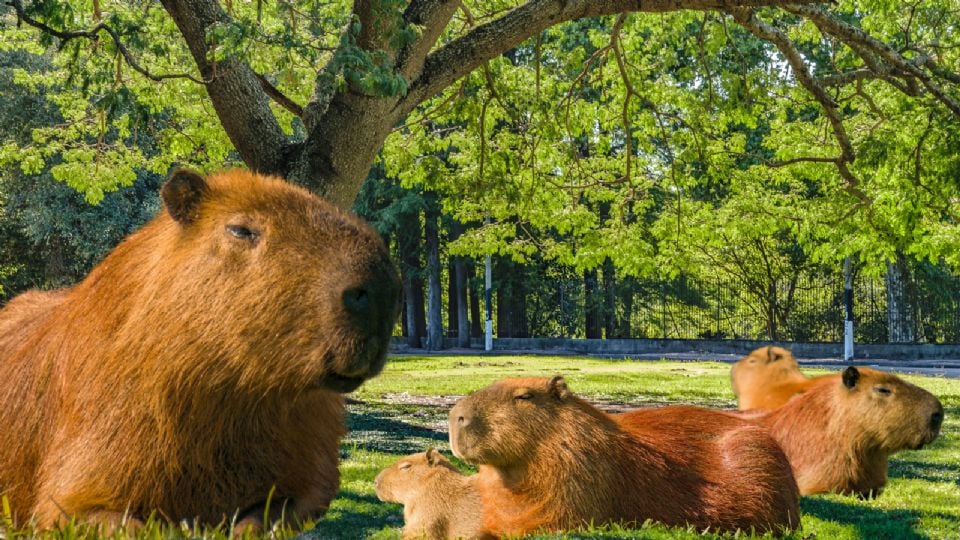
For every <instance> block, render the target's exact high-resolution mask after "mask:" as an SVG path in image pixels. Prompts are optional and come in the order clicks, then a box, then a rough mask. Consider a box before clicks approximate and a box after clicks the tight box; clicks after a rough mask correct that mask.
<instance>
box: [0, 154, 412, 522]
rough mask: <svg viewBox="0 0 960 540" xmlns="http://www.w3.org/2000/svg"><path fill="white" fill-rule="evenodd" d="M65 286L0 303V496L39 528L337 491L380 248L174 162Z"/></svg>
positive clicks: (382, 336) (201, 517)
mask: <svg viewBox="0 0 960 540" xmlns="http://www.w3.org/2000/svg"><path fill="white" fill-rule="evenodd" d="M161 197H162V199H163V203H164V206H165V211H162V212H161V213H160V214H159V215H158V216H157V217H156V218H155V219H153V220H152V221H151V222H149V223H148V224H147V225H145V226H144V227H143V228H142V229H140V230H139V231H138V232H136V233H134V234H132V235H130V236H129V237H128V238H127V239H126V240H124V241H123V242H122V243H121V244H120V245H119V246H118V247H117V248H116V249H114V250H113V252H111V253H110V254H109V255H108V256H107V257H106V258H105V259H104V260H103V262H101V263H100V264H99V265H98V266H97V267H96V268H94V269H93V270H92V271H91V272H90V275H88V276H87V277H86V279H84V280H83V281H82V282H80V283H79V284H77V285H76V286H74V287H71V288H69V289H65V290H62V291H55V292H48V293H42V292H28V293H25V294H23V295H21V296H19V297H17V298H15V299H13V300H12V301H11V302H10V304H9V305H8V306H7V307H6V308H5V309H4V310H3V311H0V329H2V331H0V494H2V495H5V496H6V497H8V498H9V502H10V505H11V507H12V510H13V517H14V518H15V520H16V522H17V523H20V524H23V523H25V522H26V521H28V520H29V519H31V518H33V519H35V521H36V525H37V526H39V527H42V528H45V527H50V526H53V525H55V524H57V523H59V522H61V521H62V520H65V519H69V517H71V516H76V517H77V518H79V519H81V520H87V521H91V522H94V523H100V524H103V525H105V526H107V527H108V528H109V527H114V526H116V525H117V524H118V522H119V521H120V520H121V518H122V517H123V516H125V515H126V516H127V519H128V520H129V521H131V522H132V523H134V524H136V523H137V522H138V519H142V518H144V517H146V516H148V515H150V514H151V513H155V515H157V516H159V517H162V518H165V519H169V520H172V521H179V520H190V521H196V522H197V523H200V524H217V523H221V522H224V520H227V521H229V520H230V519H232V518H233V517H236V518H237V519H238V520H239V522H240V524H241V525H243V526H257V525H258V524H259V520H260V517H261V516H263V515H264V511H265V510H264V504H265V502H266V501H267V499H268V496H269V495H270V494H271V490H274V491H273V495H272V498H271V501H273V502H272V507H271V508H270V510H271V511H272V512H273V513H272V514H271V515H276V516H279V515H280V512H281V510H282V511H283V512H284V513H285V516H286V517H288V518H291V519H302V518H306V517H308V516H316V515H319V514H322V513H323V512H324V510H325V509H326V508H327V505H328V503H329V502H330V500H331V498H332V497H333V496H334V494H335V493H336V491H337V488H338V484H339V475H338V472H337V461H338V441H339V439H340V437H341V436H342V435H343V434H344V431H345V427H344V419H343V404H342V398H341V395H340V392H347V391H351V390H353V389H354V388H356V387H357V386H358V385H359V384H360V383H361V382H362V381H364V380H365V379H367V378H369V377H372V376H374V375H376V374H377V373H378V372H379V371H380V370H381V368H382V367H383V364H384V361H385V355H386V351H387V343H388V340H389V336H390V334H391V331H392V327H393V324H394V321H395V320H396V317H397V313H398V303H399V284H398V278H397V275H396V272H395V270H394V268H393V266H392V264H391V263H390V260H389V258H388V254H387V251H386V249H385V247H384V245H383V242H382V241H381V239H380V237H379V236H378V235H377V234H376V233H375V232H374V231H373V230H372V229H371V228H370V227H368V226H367V225H365V224H364V223H363V222H361V221H360V220H359V219H357V218H355V217H352V216H350V215H347V214H345V213H343V212H341V211H339V210H338V209H337V208H335V207H334V206H332V205H331V204H329V203H327V202H325V201H323V200H320V199H319V198H317V197H315V196H313V195H311V194H310V193H308V192H307V191H305V190H302V189H300V188H298V187H295V186H292V185H290V184H287V183H285V182H283V181H281V180H279V179H276V178H269V177H263V176H259V175H256V174H253V173H249V172H243V171H232V172H226V173H222V174H218V175H214V176H211V177H209V178H203V177H202V176H200V175H198V174H197V173H194V172H191V171H187V170H179V171H176V172H174V173H173V174H172V175H171V176H170V178H169V179H168V180H167V182H166V184H165V185H164V186H163V189H162V191H161Z"/></svg>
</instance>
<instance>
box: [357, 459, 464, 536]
mask: <svg viewBox="0 0 960 540" xmlns="http://www.w3.org/2000/svg"><path fill="white" fill-rule="evenodd" d="M374 486H376V490H377V497H379V498H380V500H381V501H386V502H395V503H400V504H402V505H403V521H404V527H403V538H405V539H407V538H428V539H430V540H442V539H446V538H473V537H474V535H476V534H477V531H479V530H480V495H479V493H477V489H476V487H474V485H473V477H472V476H467V475H465V474H463V473H461V472H460V471H459V470H457V468H456V467H454V466H453V464H452V463H450V461H448V460H447V458H445V457H443V455H441V454H440V452H438V451H437V450H436V449H435V448H428V449H427V451H426V452H420V453H419V454H413V455H410V456H407V457H405V458H401V459H400V460H399V461H397V462H396V463H394V464H393V465H391V466H390V467H388V468H386V469H384V470H383V471H382V472H381V473H380V474H378V475H377V478H376V480H374Z"/></svg>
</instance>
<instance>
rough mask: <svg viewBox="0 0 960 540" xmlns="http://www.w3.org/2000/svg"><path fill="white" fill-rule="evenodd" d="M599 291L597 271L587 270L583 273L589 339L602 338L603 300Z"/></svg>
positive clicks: (584, 308) (585, 318)
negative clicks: (601, 313)
mask: <svg viewBox="0 0 960 540" xmlns="http://www.w3.org/2000/svg"><path fill="white" fill-rule="evenodd" d="M597 289H598V287H597V271H596V270H587V271H586V272H584V273H583V315H584V317H583V318H584V331H585V334H586V337H587V339H600V338H601V337H602V336H601V332H602V330H601V329H602V325H601V324H600V311H601V304H602V302H603V299H602V298H601V297H600V295H599V291H598V290H597Z"/></svg>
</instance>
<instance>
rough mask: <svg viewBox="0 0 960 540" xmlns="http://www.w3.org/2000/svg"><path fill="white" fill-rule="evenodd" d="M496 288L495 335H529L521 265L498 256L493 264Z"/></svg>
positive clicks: (518, 336) (519, 336)
mask: <svg viewBox="0 0 960 540" xmlns="http://www.w3.org/2000/svg"><path fill="white" fill-rule="evenodd" d="M494 270H495V272H494V280H493V281H494V287H496V288H497V337H516V338H523V337H530V331H529V329H528V325H527V299H526V287H525V284H524V274H525V273H524V272H523V266H521V265H518V264H516V263H514V262H513V261H511V260H510V259H508V258H506V257H498V258H497V260H496V264H495V266H494Z"/></svg>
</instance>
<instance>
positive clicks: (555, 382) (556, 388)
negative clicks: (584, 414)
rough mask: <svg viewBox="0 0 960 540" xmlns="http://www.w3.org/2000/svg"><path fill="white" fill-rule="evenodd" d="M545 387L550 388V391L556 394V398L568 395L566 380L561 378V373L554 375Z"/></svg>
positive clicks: (565, 397) (563, 397) (564, 397)
mask: <svg viewBox="0 0 960 540" xmlns="http://www.w3.org/2000/svg"><path fill="white" fill-rule="evenodd" d="M547 387H548V388H549V389H550V393H551V394H553V395H554V396H556V397H557V398H558V399H567V398H568V397H569V396H570V389H569V388H567V381H565V380H563V377H562V376H561V375H555V376H554V377H553V378H552V379H550V382H549V383H547Z"/></svg>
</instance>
